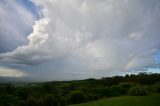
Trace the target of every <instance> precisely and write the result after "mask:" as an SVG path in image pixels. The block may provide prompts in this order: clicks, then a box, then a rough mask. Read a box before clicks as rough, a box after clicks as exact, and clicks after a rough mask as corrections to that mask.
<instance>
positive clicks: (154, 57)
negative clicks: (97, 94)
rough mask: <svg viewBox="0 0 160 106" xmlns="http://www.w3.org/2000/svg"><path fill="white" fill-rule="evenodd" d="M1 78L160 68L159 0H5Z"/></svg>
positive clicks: (63, 76)
mask: <svg viewBox="0 0 160 106" xmlns="http://www.w3.org/2000/svg"><path fill="white" fill-rule="evenodd" d="M0 16H1V17H0V24H1V25H0V77H16V78H28V79H29V78H32V79H34V80H76V79H86V78H101V77H105V76H113V75H124V74H132V73H139V72H153V73H159V72H160V21H159V19H160V1H159V0H1V1H0Z"/></svg>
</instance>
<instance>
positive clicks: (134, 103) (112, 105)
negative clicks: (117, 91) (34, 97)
mask: <svg viewBox="0 0 160 106" xmlns="http://www.w3.org/2000/svg"><path fill="white" fill-rule="evenodd" d="M159 100H160V94H154V95H149V96H144V97H140V96H123V97H113V98H109V99H101V100H98V101H95V102H89V103H83V104H77V105H71V106H160V102H159Z"/></svg>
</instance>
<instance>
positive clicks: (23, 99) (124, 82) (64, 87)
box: [0, 73, 160, 106]
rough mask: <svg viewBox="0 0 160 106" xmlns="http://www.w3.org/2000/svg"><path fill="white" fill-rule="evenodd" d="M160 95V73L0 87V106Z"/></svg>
mask: <svg viewBox="0 0 160 106" xmlns="http://www.w3.org/2000/svg"><path fill="white" fill-rule="evenodd" d="M148 93H150V94H152V93H160V74H147V73H140V74H138V75H133V74H131V75H126V76H114V77H103V78H101V79H92V78H90V79H86V80H78V81H53V82H43V83H29V84H25V83H23V84H22V85H21V86H19V85H18V84H10V83H3V84H0V106H52V105H53V106H66V105H69V104H77V103H82V102H88V101H94V100H98V99H101V98H105V97H107V98H108V97H113V96H124V95H133V96H137V95H138V96H142V95H147V94H148Z"/></svg>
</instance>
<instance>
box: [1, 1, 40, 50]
mask: <svg viewBox="0 0 160 106" xmlns="http://www.w3.org/2000/svg"><path fill="white" fill-rule="evenodd" d="M0 15H1V18H0V23H1V26H0V35H1V36H0V53H2V52H7V51H12V50H14V49H15V48H17V47H18V46H19V45H24V44H27V43H28V40H27V39H26V36H27V35H28V34H29V33H31V31H32V26H33V24H34V21H35V20H37V19H38V17H36V16H35V15H34V14H33V13H32V12H31V11H30V10H28V9H27V8H25V6H24V5H22V4H21V3H20V0H15V1H10V0H2V1H1V2H0Z"/></svg>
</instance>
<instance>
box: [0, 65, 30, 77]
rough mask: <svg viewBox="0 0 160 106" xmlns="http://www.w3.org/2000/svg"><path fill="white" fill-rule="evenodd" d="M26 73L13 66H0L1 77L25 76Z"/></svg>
mask: <svg viewBox="0 0 160 106" xmlns="http://www.w3.org/2000/svg"><path fill="white" fill-rule="evenodd" d="M24 76H27V74H26V73H24V72H21V71H20V70H17V69H13V68H6V67H0V77H24Z"/></svg>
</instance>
